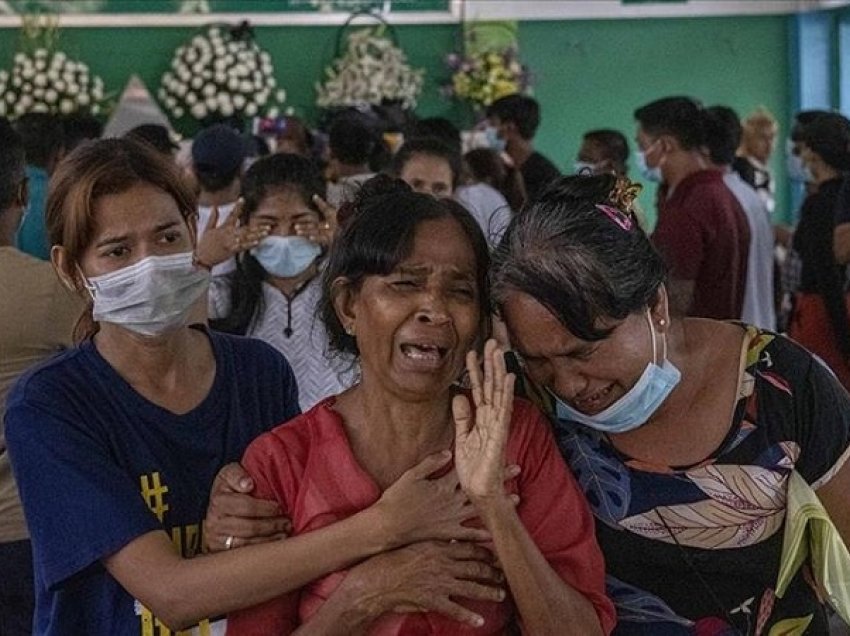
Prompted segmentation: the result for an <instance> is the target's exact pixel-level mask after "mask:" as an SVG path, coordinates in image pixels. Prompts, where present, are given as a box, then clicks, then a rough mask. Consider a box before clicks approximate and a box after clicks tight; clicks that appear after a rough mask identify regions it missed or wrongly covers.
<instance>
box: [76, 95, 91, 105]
mask: <svg viewBox="0 0 850 636" xmlns="http://www.w3.org/2000/svg"><path fill="white" fill-rule="evenodd" d="M89 101H90V100H89V95H88V93H80V94H79V95H77V103H78V104H79V105H80V106H88V105H89Z"/></svg>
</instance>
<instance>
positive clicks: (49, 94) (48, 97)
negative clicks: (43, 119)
mask: <svg viewBox="0 0 850 636" xmlns="http://www.w3.org/2000/svg"><path fill="white" fill-rule="evenodd" d="M58 97H59V95H57V94H56V91H55V90H53V89H52V88H48V89H47V90H46V91H45V92H44V101H46V102H47V103H48V104H55V103H56V100H57V98H58Z"/></svg>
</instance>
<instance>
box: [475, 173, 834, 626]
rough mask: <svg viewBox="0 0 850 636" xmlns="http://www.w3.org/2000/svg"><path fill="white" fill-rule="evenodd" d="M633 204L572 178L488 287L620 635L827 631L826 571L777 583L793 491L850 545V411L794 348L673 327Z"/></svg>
mask: <svg viewBox="0 0 850 636" xmlns="http://www.w3.org/2000/svg"><path fill="white" fill-rule="evenodd" d="M634 194H635V193H634V191H633V190H632V189H631V188H630V187H628V184H624V183H623V182H619V183H617V182H616V181H615V179H614V178H613V177H609V176H587V177H581V176H579V177H569V178H565V179H562V180H561V181H560V182H558V183H557V185H556V186H554V187H553V188H552V189H550V190H549V191H548V192H547V193H546V194H544V195H543V197H541V198H540V199H538V200H537V201H536V202H534V203H532V204H531V205H530V206H528V207H527V208H526V209H525V210H524V211H523V213H522V214H520V215H519V216H517V217H516V218H515V219H514V221H513V222H512V224H511V226H510V227H509V229H508V232H507V234H506V236H505V239H504V241H503V243H502V248H503V249H501V250H499V251H498V252H497V253H496V255H495V263H494V270H493V276H492V278H493V285H494V289H493V292H494V299H495V300H496V302H497V304H498V306H499V307H500V311H501V315H502V318H503V319H504V320H505V323H506V325H507V328H508V332H509V334H510V337H511V342H512V344H513V346H514V348H515V350H516V352H517V354H518V355H519V356H520V357H521V359H522V361H523V362H524V365H525V369H526V372H527V375H528V377H529V378H530V379H531V380H532V381H534V382H535V383H536V384H537V385H538V386H539V387H540V388H541V389H543V390H542V391H541V394H542V395H543V396H544V399H548V400H549V404H548V407H549V410H550V412H551V413H552V414H553V415H554V416H555V420H556V437H557V439H558V442H559V446H560V448H561V451H562V453H563V455H564V457H565V459H566V460H567V461H568V463H569V464H570V466H571V467H572V469H573V471H574V472H575V473H576V477H577V478H578V481H579V483H580V484H581V486H582V488H583V490H584V492H585V495H586V496H587V499H588V501H589V502H590V504H591V509H592V510H593V512H594V515H595V517H596V527H597V536H598V539H599V542H600V546H601V547H602V551H603V554H604V556H605V561H606V569H607V574H608V579H607V584H608V594H609V596H610V597H611V598H612V599H613V600H614V602H615V604H616V605H617V613H618V619H619V623H618V626H617V628H616V629H615V632H614V633H615V634H647V633H652V634H656V633H665V634H666V633H671V634H673V633H675V634H705V633H712V634H721V633H722V634H757V633H764V634H766V633H768V632H769V631H771V629H772V628H773V627H776V626H778V627H776V629H780V628H782V627H786V628H787V627H789V626H790V625H791V624H797V625H799V626H800V627H801V629H807V631H806V633H818V634H820V633H826V629H827V627H826V614H825V611H824V606H823V605H822V604H821V603H822V602H821V601H820V600H819V599H820V598H822V597H821V596H820V595H819V594H818V593H817V592H815V591H814V589H813V587H812V580H813V578H814V579H815V580H818V581H820V580H821V575H822V574H823V572H821V571H819V570H818V569H817V568H815V567H813V563H812V562H811V561H806V562H805V563H804V564H803V567H801V568H799V569H796V570H794V569H791V570H790V572H791V575H789V577H788V579H787V581H785V580H783V586H782V588H781V589H780V588H778V586H777V582H778V579H779V577H778V574H779V570H780V564H781V563H782V562H783V548H784V547H785V546H786V545H790V544H786V543H785V542H784V541H785V540H784V530H785V521H786V513H789V511H791V510H793V506H791V507H789V492H790V491H791V490H792V487H791V486H790V484H792V483H793V484H794V493H797V492H800V491H801V489H802V490H807V489H810V490H811V491H814V492H816V497H815V496H814V495H813V497H814V499H815V500H819V501H820V502H821V504H822V506H823V507H824V508H825V510H826V513H825V514H827V513H828V516H830V517H831V518H832V521H833V523H834V525H835V528H837V530H836V532H835V534H833V535H832V536H833V538H834V540H835V541H837V542H839V543H838V545H839V546H840V547H841V549H843V545H841V544H840V542H841V537H843V538H844V539H845V540H846V539H847V538H850V506H848V505H847V503H848V502H847V492H848V488H850V467H848V466H845V460H846V459H847V457H848V456H850V397H848V395H847V393H846V392H845V391H844V389H843V388H842V387H841V385H840V384H839V383H838V382H837V381H836V379H835V377H834V376H833V375H832V374H831V373H830V372H829V371H828V370H827V369H826V368H825V367H824V366H823V365H822V364H821V363H820V362H818V361H816V360H815V359H814V358H813V357H812V356H811V355H810V354H809V353H807V352H806V351H805V350H803V349H802V348H800V347H799V346H797V345H795V344H794V343H792V342H791V341H789V340H786V339H785V338H783V337H780V336H777V335H775V334H773V333H769V332H764V331H759V330H757V329H755V328H753V327H749V326H746V325H741V324H738V323H727V322H721V321H716V320H707V319H698V318H684V319H680V318H678V317H677V316H671V315H670V312H669V309H668V298H667V291H666V289H665V285H664V281H665V276H666V271H665V268H664V264H663V261H662V259H661V258H660V256H659V255H658V253H657V252H656V251H655V250H654V249H653V247H652V245H651V243H650V242H649V240H648V238H647V236H646V235H645V234H644V232H643V231H642V230H641V229H640V227H639V226H638V224H637V223H636V220H635V218H634V215H633V214H632V213H631V212H630V203H631V199H632V198H633V196H634ZM798 484H802V487H801V488H800V487H798ZM806 484H807V485H806ZM807 491H808V490H807ZM795 496H796V494H795ZM795 519H796V517H795ZM788 562H789V563H790V562H791V561H788ZM780 597H781V598H780ZM783 621H790V622H783ZM794 621H797V622H796V623H794ZM804 625H805V627H803V626H804ZM801 633H802V632H801Z"/></svg>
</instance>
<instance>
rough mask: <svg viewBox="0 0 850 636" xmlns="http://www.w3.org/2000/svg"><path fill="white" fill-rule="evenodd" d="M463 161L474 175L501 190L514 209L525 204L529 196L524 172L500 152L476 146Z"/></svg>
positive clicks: (475, 177)
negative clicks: (507, 161)
mask: <svg viewBox="0 0 850 636" xmlns="http://www.w3.org/2000/svg"><path fill="white" fill-rule="evenodd" d="M463 161H464V163H465V164H466V166H467V168H468V169H469V173H470V174H471V175H472V177H473V178H474V179H475V180H476V181H479V182H482V183H486V184H488V185H490V186H491V187H493V188H496V190H498V191H499V192H501V193H502V196H503V197H505V199H506V200H507V202H508V204H509V205H510V206H511V209H512V210H514V211H517V210H519V209H520V208H522V206H523V205H525V201H526V198H527V196H526V193H525V183H524V182H523V180H522V173H521V172H520V171H519V170H517V168H516V167H515V166H508V165H507V164H506V163H505V162H504V161H503V160H502V158H501V156H499V153H498V152H496V151H495V150H493V149H492V148H475V149H473V150H470V151H469V152H467V153H466V154H465V155H464V156H463Z"/></svg>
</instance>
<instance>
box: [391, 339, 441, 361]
mask: <svg viewBox="0 0 850 636" xmlns="http://www.w3.org/2000/svg"><path fill="white" fill-rule="evenodd" d="M401 352H402V353H403V354H404V356H405V357H406V358H408V359H410V360H414V361H416V362H427V363H431V364H439V363H440V362H442V361H443V359H444V358H445V357H446V355H447V354H448V352H449V350H448V348H447V347H440V346H438V345H435V344H429V343H405V344H402V345H401Z"/></svg>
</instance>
